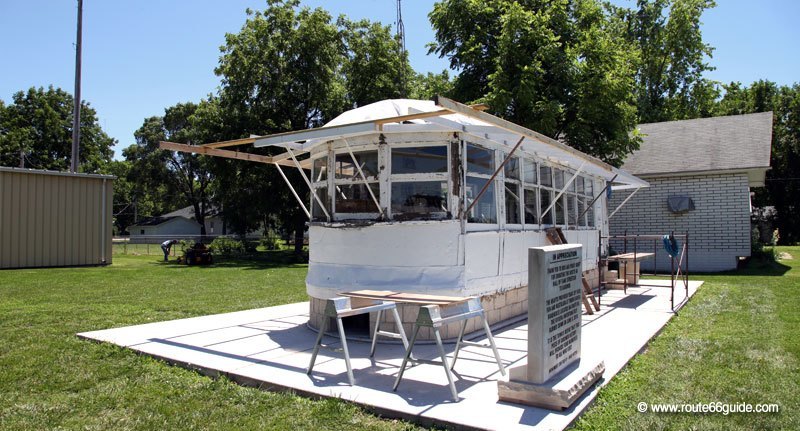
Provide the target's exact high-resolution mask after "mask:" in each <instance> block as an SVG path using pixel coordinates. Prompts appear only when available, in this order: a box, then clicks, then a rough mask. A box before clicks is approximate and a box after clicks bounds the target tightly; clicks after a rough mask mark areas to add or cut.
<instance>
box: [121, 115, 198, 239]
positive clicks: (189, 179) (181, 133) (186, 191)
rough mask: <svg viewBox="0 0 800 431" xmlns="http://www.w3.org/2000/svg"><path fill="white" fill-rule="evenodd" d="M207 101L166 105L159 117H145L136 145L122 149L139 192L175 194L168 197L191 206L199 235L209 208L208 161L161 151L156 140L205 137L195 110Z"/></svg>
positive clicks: (194, 156)
mask: <svg viewBox="0 0 800 431" xmlns="http://www.w3.org/2000/svg"><path fill="white" fill-rule="evenodd" d="M209 103H213V102H210V101H202V102H200V105H199V106H198V105H197V104H194V103H179V104H177V105H175V106H172V107H169V108H167V109H166V110H165V111H164V116H162V117H150V118H147V119H145V120H144V123H143V124H142V127H140V128H139V129H138V130H136V132H134V136H135V137H136V144H135V145H133V146H130V147H128V148H127V149H125V151H124V154H125V158H126V160H128V161H130V162H131V164H132V166H131V170H130V172H129V177H131V176H132V177H133V178H135V179H136V182H137V184H139V185H140V186H141V187H142V188H144V189H145V190H147V191H148V193H143V195H145V196H148V195H149V196H152V195H153V193H154V192H156V193H157V190H159V189H161V188H163V187H166V188H167V190H169V192H168V193H169V194H178V195H179V196H180V199H174V200H172V204H173V205H174V204H175V203H179V204H185V205H191V206H192V207H193V209H194V215H195V220H196V221H197V222H198V223H200V226H201V228H200V234H201V235H205V234H206V229H205V218H206V216H207V215H208V214H209V213H210V211H211V205H210V185H211V180H212V174H211V161H210V160H209V158H207V157H204V156H199V155H196V154H188V153H179V152H172V151H165V150H161V149H159V147H158V143H159V142H160V141H175V142H189V143H191V142H195V141H196V138H198V137H200V138H202V137H205V136H206V133H207V132H205V131H204V130H202V128H199V127H196V124H197V122H198V119H197V116H196V113H197V112H198V111H202V110H204V109H207V108H206V107H205V105H207V104H209ZM170 192H171V193H170Z"/></svg>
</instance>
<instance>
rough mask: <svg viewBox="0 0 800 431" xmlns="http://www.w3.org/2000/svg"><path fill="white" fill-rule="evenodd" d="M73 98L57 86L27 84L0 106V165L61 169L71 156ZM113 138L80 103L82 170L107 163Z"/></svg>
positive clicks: (95, 116) (96, 169) (97, 169)
mask: <svg viewBox="0 0 800 431" xmlns="http://www.w3.org/2000/svg"><path fill="white" fill-rule="evenodd" d="M73 104H74V99H73V97H72V95H71V94H69V93H67V92H66V91H64V90H62V89H60V88H54V87H53V86H50V87H48V88H47V89H46V90H45V89H44V88H42V87H39V88H34V87H31V88H30V89H28V91H26V92H23V91H19V92H17V93H15V94H14V96H13V98H12V101H11V103H10V104H8V105H5V106H2V105H0V165H2V166H22V167H27V168H36V169H48V170H55V171H64V170H67V169H69V165H70V159H71V157H72V109H73ZM114 144H115V140H114V139H112V138H110V137H109V136H108V135H106V133H105V132H104V131H103V129H102V128H101V127H100V124H99V123H98V120H97V113H96V112H95V110H94V109H93V108H92V107H91V106H89V105H88V104H87V103H85V102H81V141H80V157H79V161H80V171H81V172H87V173H95V172H99V171H100V170H101V168H102V167H103V166H104V165H105V164H107V163H108V162H110V161H111V157H112V156H113V154H114V152H113V150H112V149H111V148H112V147H113V146H114Z"/></svg>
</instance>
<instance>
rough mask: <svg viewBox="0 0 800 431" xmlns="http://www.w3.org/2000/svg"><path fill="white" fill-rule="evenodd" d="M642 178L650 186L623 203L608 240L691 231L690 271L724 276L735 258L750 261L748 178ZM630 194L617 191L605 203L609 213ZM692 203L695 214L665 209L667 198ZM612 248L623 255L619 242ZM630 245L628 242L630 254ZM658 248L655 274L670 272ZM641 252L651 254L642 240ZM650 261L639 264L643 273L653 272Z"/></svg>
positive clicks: (735, 175) (650, 245)
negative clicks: (683, 198)
mask: <svg viewBox="0 0 800 431" xmlns="http://www.w3.org/2000/svg"><path fill="white" fill-rule="evenodd" d="M641 178H643V179H645V180H647V181H648V182H649V183H650V187H649V188H643V189H641V190H639V192H637V193H636V195H635V196H634V197H633V198H631V200H629V201H628V203H626V204H625V206H624V207H622V209H620V210H619V212H617V214H615V215H614V217H613V218H612V219H611V220H610V221H609V231H610V233H611V234H612V235H614V234H622V233H624V232H625V231H626V230H627V233H628V234H647V235H656V234H657V235H664V234H667V233H669V232H671V231H674V232H675V233H676V234H679V233H681V234H682V233H685V232H686V231H688V232H689V245H690V253H689V270H690V271H693V272H697V271H709V272H715V271H725V270H729V269H735V268H736V264H737V258H738V257H739V256H750V188H749V186H748V180H747V174H745V173H731V174H714V175H694V176H675V177H661V178H648V177H647V176H645V175H641ZM629 194H630V192H615V193H614V195H613V196H612V199H611V200H610V201H609V204H608V208H609V212H610V211H613V210H614V208H616V207H617V206H618V205H619V204H620V203H621V202H622V201H623V200H624V199H625V198H626V197H627V196H628V195H629ZM675 195H683V196H688V197H690V198H692V200H693V201H694V205H695V209H694V210H692V211H689V212H686V213H683V214H673V213H672V212H670V211H669V209H668V208H667V198H668V197H669V196H675ZM611 246H612V247H613V248H614V249H615V250H617V251H619V252H622V245H621V243H615V242H612V244H611ZM631 247H632V244H631V243H630V242H629V243H628V248H629V251H632V250H631ZM656 247H657V250H658V252H657V257H658V259H657V264H658V267H657V269H658V270H659V271H669V269H670V260H669V256H668V255H667V253H666V251H664V247H663V245H662V244H660V243H659V244H656ZM637 248H638V249H639V251H643V252H650V253H652V252H653V242H652V241H642V242H639V243H638V245H637ZM652 269H653V260H650V261H644V262H642V271H643V272H646V271H647V270H650V271H652Z"/></svg>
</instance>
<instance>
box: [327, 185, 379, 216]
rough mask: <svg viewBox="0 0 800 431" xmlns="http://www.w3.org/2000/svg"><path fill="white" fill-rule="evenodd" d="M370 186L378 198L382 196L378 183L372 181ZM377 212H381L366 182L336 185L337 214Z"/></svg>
mask: <svg viewBox="0 0 800 431" xmlns="http://www.w3.org/2000/svg"><path fill="white" fill-rule="evenodd" d="M369 187H370V188H371V189H372V193H374V194H375V197H376V198H377V197H378V196H380V192H379V188H378V183H370V185H369ZM376 212H379V210H378V207H376V206H375V201H373V200H372V197H371V196H370V195H369V191H367V186H365V185H364V184H349V185H338V186H336V214H343V213H376Z"/></svg>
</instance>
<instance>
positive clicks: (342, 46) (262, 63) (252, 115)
mask: <svg viewBox="0 0 800 431" xmlns="http://www.w3.org/2000/svg"><path fill="white" fill-rule="evenodd" d="M247 14H248V19H247V21H246V22H245V23H244V25H243V26H242V29H241V30H240V31H239V32H238V33H235V34H227V35H226V37H225V45H224V46H223V47H222V48H221V52H222V55H221V56H220V61H219V66H218V67H217V68H216V70H215V72H216V73H217V75H219V76H220V77H221V78H222V85H221V87H220V91H219V106H220V110H219V114H220V117H219V118H220V121H219V125H220V127H219V128H218V129H217V130H218V131H219V133H218V135H217V138H218V140H219V139H233V138H240V137H244V136H247V135H249V134H256V135H265V134H272V133H278V132H285V131H290V130H299V129H306V128H311V127H317V126H320V125H322V124H323V123H325V122H327V121H328V120H330V119H332V118H333V117H335V116H336V115H338V114H340V113H341V112H342V111H344V110H345V109H348V108H350V107H352V106H353V105H363V104H367V103H371V102H374V101H376V100H381V99H385V98H396V97H401V96H403V95H404V94H405V93H406V92H407V84H405V83H404V79H403V76H404V75H405V76H410V70H411V69H410V67H409V66H408V59H407V57H406V56H405V55H401V54H400V52H399V49H398V44H397V41H396V40H395V39H394V38H393V37H392V36H391V34H390V32H389V29H388V27H385V26H382V25H379V24H373V23H370V22H369V21H358V22H350V21H348V20H346V19H345V18H340V19H339V20H338V21H336V22H334V21H333V20H332V18H331V16H330V14H329V13H328V12H326V11H324V10H323V9H320V8H317V9H313V10H312V9H309V8H306V7H304V8H300V7H299V1H296V0H286V1H280V0H269V1H268V2H267V7H266V9H265V10H263V11H259V12H255V11H251V10H248V11H247ZM255 151H256V152H260V153H262V154H274V153H277V152H279V151H283V149H281V148H266V149H256V150H255ZM276 169H277V168H275V167H274V166H264V165H258V164H253V163H246V162H244V163H243V162H237V161H233V160H217V161H215V164H214V174H215V185H214V189H215V190H216V192H215V194H216V197H217V199H218V200H219V201H220V203H222V206H223V216H224V217H225V219H226V222H228V224H229V226H232V227H236V228H237V229H246V230H251V229H252V228H254V227H255V226H254V225H256V224H258V225H262V226H268V225H270V224H272V223H278V224H280V225H281V226H282V227H283V228H284V230H286V231H293V232H294V234H295V244H296V247H297V248H298V251H299V249H300V247H302V238H303V232H304V230H305V221H306V218H305V215H304V214H303V213H302V212H301V211H300V209H299V207H298V205H297V203H296V201H295V198H294V196H293V195H292V194H291V192H290V191H289V190H288V188H287V186H286V184H284V181H283V179H282V178H281V177H280V175H279V174H278V172H276ZM284 170H285V172H286V174H287V176H288V177H289V180H290V182H291V183H292V184H293V187H294V188H295V190H297V191H298V192H299V193H300V196H301V198H302V199H303V200H304V202H309V194H308V188H307V187H306V185H305V182H304V181H303V180H302V179H301V178H300V176H299V174H298V172H297V171H296V170H295V169H292V168H288V169H286V168H284Z"/></svg>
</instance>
